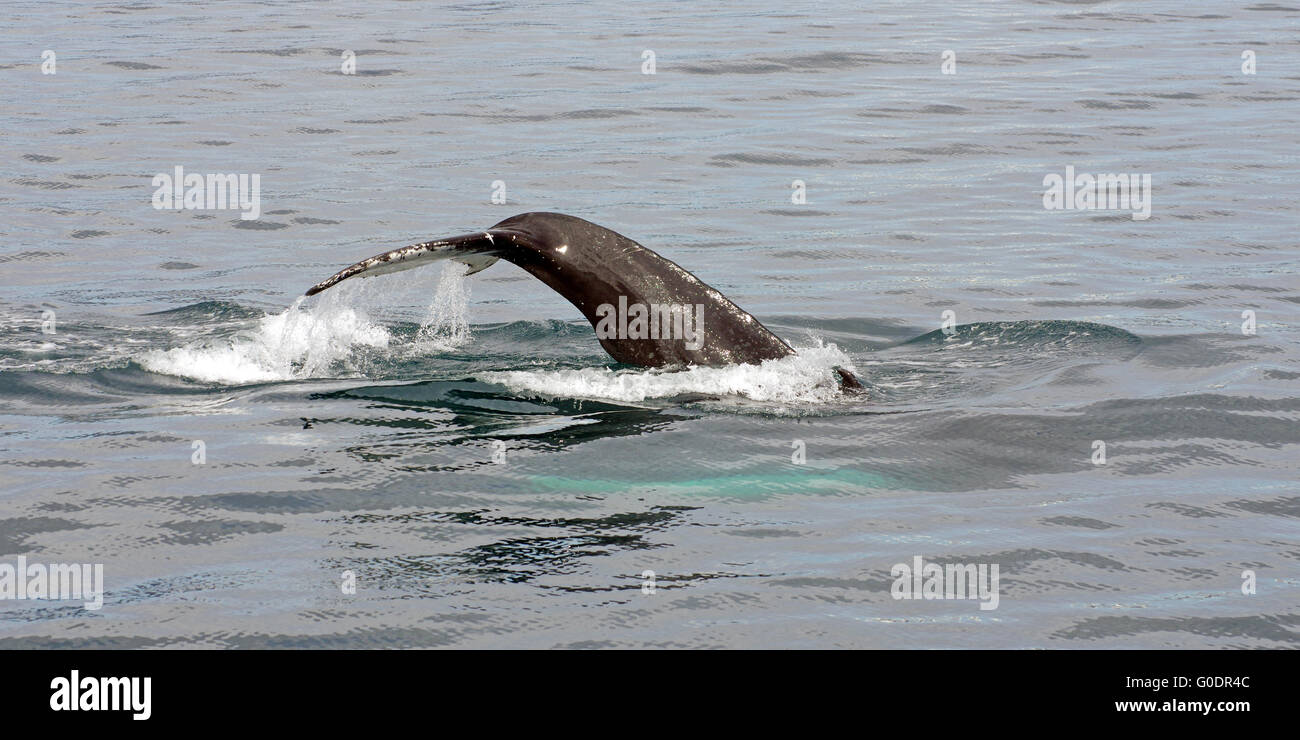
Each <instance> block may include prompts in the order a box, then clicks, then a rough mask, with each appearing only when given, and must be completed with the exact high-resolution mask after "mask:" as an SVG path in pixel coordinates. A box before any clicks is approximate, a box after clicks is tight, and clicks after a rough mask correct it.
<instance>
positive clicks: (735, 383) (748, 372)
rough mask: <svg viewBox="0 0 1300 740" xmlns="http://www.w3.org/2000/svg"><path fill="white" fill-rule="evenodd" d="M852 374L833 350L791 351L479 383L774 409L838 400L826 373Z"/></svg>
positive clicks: (499, 375) (514, 375)
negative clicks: (674, 367) (693, 397)
mask: <svg viewBox="0 0 1300 740" xmlns="http://www.w3.org/2000/svg"><path fill="white" fill-rule="evenodd" d="M835 367H843V368H846V369H850V370H852V369H853V361H852V360H851V359H850V358H849V356H848V355H847V354H845V353H844V352H842V351H840V349H839V348H838V347H836V346H835V345H834V344H818V346H815V347H806V348H802V349H797V350H796V354H794V355H791V356H789V357H783V358H781V359H779V360H766V361H764V362H763V363H761V364H758V365H730V366H728V367H693V368H690V369H688V370H679V371H664V370H611V369H609V368H591V367H588V368H576V369H575V368H567V369H561V370H511V371H502V372H493V373H485V374H484V376H483V379H484V380H488V381H490V382H494V383H500V384H502V385H504V386H506V387H507V388H509V389H510V390H512V391H514V392H523V393H533V394H538V395H541V396H548V397H553V398H554V397H563V398H598V399H608V400H615V401H623V402H639V401H644V400H646V399H650V398H672V397H675V396H683V395H688V394H707V395H711V396H739V397H743V398H748V399H750V400H754V401H765V402H775V403H826V402H829V401H834V400H836V399H838V398H840V397H841V394H840V390H839V384H838V383H837V382H836V380H835V376H834V374H833V372H832V368H835Z"/></svg>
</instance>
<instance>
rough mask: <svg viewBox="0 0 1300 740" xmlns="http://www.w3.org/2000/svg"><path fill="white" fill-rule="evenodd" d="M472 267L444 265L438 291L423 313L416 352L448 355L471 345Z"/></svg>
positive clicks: (448, 263)
mask: <svg viewBox="0 0 1300 740" xmlns="http://www.w3.org/2000/svg"><path fill="white" fill-rule="evenodd" d="M467 272H469V266H468V265H464V264H461V263H460V262H444V263H443V266H442V273H441V274H440V275H439V276H438V287H437V288H436V289H434V291H433V300H432V301H430V302H429V306H428V308H426V309H425V310H424V317H423V318H422V319H421V320H420V329H419V331H417V332H416V334H415V340H416V341H415V346H414V349H416V350H419V351H427V350H430V349H432V350H436V351H446V350H449V349H454V348H456V347H459V346H460V345H462V344H465V343H466V342H468V341H469V340H470V338H471V335H470V330H469V281H468V280H466V279H465V274H466V273H467Z"/></svg>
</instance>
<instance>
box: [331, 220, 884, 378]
mask: <svg viewBox="0 0 1300 740" xmlns="http://www.w3.org/2000/svg"><path fill="white" fill-rule="evenodd" d="M446 259H449V260H454V261H457V262H461V263H464V264H466V265H468V266H469V268H470V269H469V272H468V273H467V274H470V275H472V274H474V273H476V272H479V271H481V270H484V269H486V268H488V267H490V266H491V265H492V264H493V263H495V262H496V261H497V260H498V259H504V260H506V261H508V262H512V263H514V264H515V265H518V266H519V267H521V268H523V269H524V270H526V271H527V272H528V273H529V274H531V275H532V276H533V277H535V278H537V279H538V280H541V281H542V282H543V283H546V284H547V285H548V286H550V288H551V289H552V290H554V291H555V292H557V293H559V294H560V295H562V296H564V297H565V298H567V299H568V300H569V302H570V303H572V304H573V305H574V306H576V307H577V308H578V310H579V311H581V312H582V315H583V316H585V317H586V318H587V321H589V322H591V325H592V327H593V328H594V329H595V330H596V336H597V338H598V339H599V340H600V345H601V346H602V347H604V348H605V351H606V352H608V353H609V354H610V356H611V357H613V358H614V359H615V360H617V361H618V362H623V363H627V364H629V365H637V366H640V367H677V366H688V365H703V366H708V367H721V366H724V365H734V364H755V363H760V362H762V361H764V360H774V359H779V358H781V357H786V356H789V355H792V354H794V350H793V349H792V348H791V347H790V345H788V344H786V343H785V342H784V341H782V340H781V338H780V337H778V336H776V335H775V334H773V333H772V332H771V331H768V329H767V327H765V326H763V325H762V324H761V323H759V321H758V319H755V318H754V317H753V316H751V315H749V314H748V313H746V312H745V311H744V310H743V309H741V308H740V307H739V306H737V305H736V304H734V303H732V302H731V301H730V300H728V299H727V297H726V296H724V295H722V294H721V293H719V292H718V291H716V290H714V289H713V288H711V287H709V286H708V285H705V284H704V283H703V282H702V281H700V279H699V278H697V277H695V276H694V275H692V274H691V273H689V272H687V271H686V270H685V269H683V268H682V267H680V266H679V265H678V264H677V263H675V262H673V261H672V260H668V259H665V258H663V257H661V256H659V255H658V254H655V253H654V252H652V251H651V250H649V249H646V248H645V247H643V246H641V245H640V244H637V243H636V242H634V241H632V240H631V239H628V238H627V237H625V236H623V235H622V234H618V233H615V232H613V231H611V230H609V229H606V228H605V227H603V226H598V225H596V224H594V223H591V222H590V221H585V220H583V219H581V218H577V217H575V216H566V215H564V214H560V213H523V214H520V215H518V216H512V217H510V218H508V219H506V220H504V221H502V222H501V223H498V224H497V225H495V226H493V227H491V228H490V229H488V230H487V231H481V232H477V233H473V234H464V235H462V236H454V237H450V238H447V239H435V240H433V241H428V242H422V243H420V244H413V245H411V246H409V247H402V248H401V249H396V250H393V251H391V252H385V253H384V254H380V255H376V256H374V257H371V258H369V259H366V260H362V261H361V262H358V263H356V264H355V265H352V266H351V267H348V268H345V269H343V270H340V271H339V272H338V273H335V274H334V275H333V276H331V277H329V278H328V279H326V280H324V281H322V282H320V283H318V284H316V285H315V286H313V287H312V288H311V289H310V290H308V291H307V295H309V296H310V295H315V294H317V293H319V292H321V291H323V290H326V289H327V288H330V287H332V286H334V285H336V284H338V283H339V282H341V281H343V280H347V279H348V278H352V277H370V276H373V275H384V274H387V273H390V272H398V271H400V270H408V269H411V268H413V267H419V266H421V265H425V264H428V263H430V262H434V261H438V260H446ZM836 373H837V374H838V376H839V379H840V383H841V385H842V386H843V387H844V388H845V389H846V390H859V389H861V387H862V386H861V385H860V384H859V383H858V381H857V379H856V378H854V377H853V375H852V374H851V373H849V372H848V371H847V370H843V369H840V368H836Z"/></svg>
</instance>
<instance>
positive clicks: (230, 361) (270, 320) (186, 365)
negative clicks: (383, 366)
mask: <svg viewBox="0 0 1300 740" xmlns="http://www.w3.org/2000/svg"><path fill="white" fill-rule="evenodd" d="M468 269H469V268H467V267H466V266H465V265H463V264H460V263H458V262H448V263H446V264H445V265H444V266H443V269H442V272H441V275H440V277H439V279H438V285H437V287H436V289H435V290H434V297H433V300H432V301H431V302H430V303H429V305H428V307H427V308H426V309H425V311H424V314H423V316H422V317H421V319H420V323H419V328H418V329H417V330H416V331H415V332H414V333H413V334H407V333H403V332H397V333H394V332H390V331H389V330H388V329H386V328H385V327H384V326H383V325H382V324H380V323H379V322H378V321H376V320H375V319H373V318H372V317H371V316H370V315H369V314H368V313H367V311H366V309H365V306H367V305H373V304H378V305H383V304H384V303H385V301H384V297H385V296H387V295H389V294H390V293H391V290H392V288H391V286H383V285H378V286H376V285H375V284H374V281H361V280H358V281H350V282H348V283H345V284H343V285H339V286H337V287H336V288H334V289H333V290H330V291H329V292H327V293H324V294H322V295H321V297H320V299H319V300H318V301H317V302H316V303H314V304H313V305H305V304H304V301H305V300H306V299H305V298H302V297H300V298H298V299H297V300H295V301H294V302H293V305H291V306H289V308H287V309H285V310H284V311H282V312H281V313H278V314H275V315H269V316H263V317H261V318H260V319H258V320H257V324H256V325H255V326H253V327H252V328H251V329H245V330H242V331H239V332H237V333H236V334H234V335H233V336H230V337H226V338H219V339H213V338H208V339H204V340H199V341H197V342H194V343H191V344H187V345H185V346H183V347H177V348H174V349H169V350H166V351H159V350H155V351H152V352H148V353H146V354H145V355H144V356H143V357H141V358H140V364H141V365H143V366H144V367H145V368H146V369H148V370H152V371H154V372H159V373H166V374H168V375H178V376H181V377H185V378H192V379H194V380H199V381H203V382H207V383H222V384H225V385H243V384H247V383H266V382H273V381H278V380H299V379H303V378H338V377H348V376H356V375H366V374H367V371H368V370H369V369H370V367H371V365H372V364H374V363H375V362H379V361H382V360H384V359H385V358H390V359H391V358H392V357H409V356H412V355H427V354H431V353H437V352H445V351H447V350H450V349H452V348H455V347H458V346H460V345H462V344H464V343H465V342H468V341H469V340H470V338H471V334H470V330H469V286H468V281H466V279H465V273H466V272H467V271H468ZM403 337H407V338H406V339H403Z"/></svg>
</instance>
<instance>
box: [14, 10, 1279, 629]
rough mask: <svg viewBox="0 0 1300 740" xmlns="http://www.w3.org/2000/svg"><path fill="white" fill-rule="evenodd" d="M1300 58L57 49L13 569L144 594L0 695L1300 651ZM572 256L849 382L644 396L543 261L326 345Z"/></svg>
mask: <svg viewBox="0 0 1300 740" xmlns="http://www.w3.org/2000/svg"><path fill="white" fill-rule="evenodd" d="M1296 4H1297V3H1294V2H1289V1H1288V0H1282V2H1281V3H1277V4H1275V3H1262V2H1254V3H1252V2H1250V1H1249V0H1248V1H1247V2H1243V3H1229V2H1196V1H1192V2H1186V1H1180V2H1142V3H1130V2H1087V1H1086V0H1085V1H1078V2H1045V1H1033V0H1000V1H997V2H989V1H987V0H978V1H973V0H966V1H962V2H953V3H916V2H875V3H850V2H830V3H827V2H789V1H787V0H783V1H782V2H757V3H749V4H744V5H741V4H735V5H734V6H733V5H731V4H727V6H726V7H722V8H713V7H708V4H699V3H686V2H680V3H678V2H639V3H632V4H629V3H610V2H598V3H568V2H561V3H513V2H466V3H460V4H447V3H416V2H388V1H387V0H375V1H372V2H366V3H329V4H318V3H300V2H256V3H247V2H230V3H224V2H223V3H204V4H171V3H112V2H110V3H102V2H99V3H96V2H30V1H28V0H15V1H13V2H9V3H7V4H6V6H5V15H6V19H5V22H4V26H5V28H4V31H3V33H0V82H2V88H0V90H2V91H0V101H2V102H3V105H0V157H2V158H3V161H4V163H5V171H4V174H3V175H2V176H0V214H3V218H0V280H2V282H0V285H2V286H3V287H2V288H0V564H3V563H8V564H15V563H17V559H18V558H19V557H20V556H21V557H23V558H26V561H27V562H32V563H48V564H56V563H94V564H102V565H103V573H104V586H105V593H104V603H103V607H102V608H101V609H98V610H90V609H86V608H83V606H82V604H81V603H80V602H78V601H68V600H63V601H51V600H31V599H27V600H17V599H8V600H0V648H40V649H45V648H59V647H82V648H84V647H92V648H98V647H105V648H107V647H122V648H272V647H275V648H281V647H290V648H410V647H425V648H427V647H462V648H578V647H612V648H624V647H698V648H719V647H721V648H754V647H776V648H807V647H812V648H845V647H847V648H1067V649H1079V648H1081V649H1096V648H1202V647H1212V648H1295V647H1297V646H1300V363H1298V361H1300V324H1298V322H1297V311H1298V310H1300V305H1297V304H1300V279H1298V278H1297V268H1298V267H1300V259H1298V257H1300V245H1298V242H1300V236H1298V233H1300V229H1298V228H1297V227H1298V226H1300V223H1298V221H1297V218H1296V215H1295V214H1296V197H1297V187H1296V182H1297V170H1298V165H1300V160H1298V157H1297V153H1298V152H1297V149H1298V147H1297V144H1298V143H1300V134H1298V133H1297V132H1298V131H1300V8H1297V7H1294V6H1295V5H1296ZM47 50H48V51H50V52H53V56H52V57H51V56H50V55H48V54H43V53H44V52H46V51H47ZM646 51H651V52H653V58H651V56H650V55H647V54H645V52H646ZM348 52H351V54H350V55H349V54H348ZM948 52H951V54H949V53H948ZM1247 52H1249V53H1247ZM43 59H44V60H45V61H44V62H43ZM651 61H653V70H651V69H650V62H651ZM51 62H52V63H53V66H52V67H51V66H50V63H51ZM349 63H354V64H355V70H354V72H355V73H353V74H348V73H345V71H346V70H345V65H347V64H349ZM43 64H44V66H45V69H43ZM945 68H946V69H945ZM46 71H52V72H53V74H48V73H45V72H46ZM648 71H653V72H654V74H647V73H646V72H648ZM945 71H950V72H952V74H945ZM178 166H180V167H183V169H184V171H185V172H186V173H243V174H256V175H258V176H259V178H260V194H259V196H260V208H259V211H260V213H259V217H258V218H257V219H242V218H240V212H239V211H238V210H231V209H226V210H218V209H213V210H207V209H157V208H155V207H154V202H153V200H154V197H155V190H157V186H156V185H155V184H154V178H155V175H158V174H164V173H173V172H174V171H175V168H176V167H178ZM1067 167H1072V168H1074V170H1075V171H1077V172H1079V173H1132V174H1134V175H1141V174H1149V175H1150V176H1151V182H1152V190H1151V201H1150V205H1151V210H1150V218H1148V219H1145V220H1143V219H1140V218H1139V219H1135V218H1133V214H1132V211H1130V210H1122V209H1111V210H1076V209H1070V210H1049V209H1046V208H1045V207H1044V202H1043V195H1044V190H1045V187H1044V181H1045V178H1047V177H1048V176H1049V175H1051V174H1059V175H1062V176H1064V174H1065V173H1066V168H1067ZM796 180H797V181H801V182H802V187H803V190H802V192H803V193H804V195H805V199H804V202H796V201H799V200H800V198H799V197H798V195H799V186H798V185H797V184H796V183H795V181H796ZM494 195H495V196H497V199H498V200H500V197H501V196H502V195H504V198H505V202H504V203H494V202H493V197H494ZM537 210H545V211H558V212H562V213H569V214H573V215H575V216H580V217H583V218H587V219H589V220H592V221H595V222H597V223H599V224H602V225H604V226H607V227H609V228H611V229H614V230H615V231H618V232H619V233H622V234H624V235H627V236H628V237H630V238H632V239H635V240H637V241H638V242H640V243H641V244H643V245H645V246H646V247H648V248H650V249H653V250H655V251H657V252H659V253H660V254H662V255H664V256H666V257H668V258H670V259H672V260H674V261H676V262H678V263H679V264H681V265H682V266H684V267H686V268H687V269H689V270H691V271H692V272H694V273H695V274H696V275H697V276H698V277H699V278H700V279H702V280H703V281H705V282H706V283H708V284H710V285H712V286H713V287H715V288H717V289H718V290H720V291H722V292H723V293H724V294H726V295H727V296H729V297H731V298H732V299H733V300H734V301H735V302H736V303H737V304H739V305H740V306H741V307H743V308H745V309H746V310H748V311H749V312H751V313H752V314H754V315H755V316H756V317H757V318H758V319H759V320H761V321H762V322H763V323H764V324H765V325H767V326H768V327H769V328H771V329H772V330H773V331H774V332H776V333H777V334H779V335H780V336H781V337H783V338H785V339H786V340H787V341H788V342H790V343H791V344H792V345H793V346H795V347H797V348H799V350H800V352H799V354H798V355H797V356H795V357H792V358H788V359H786V360H781V361H778V362H771V363H767V364H764V365H762V366H740V367H732V368H725V369H706V368H696V369H691V370H686V371H682V372H663V371H650V370H642V369H638V368H633V367H625V366H620V365H617V364H615V363H614V362H613V361H612V360H611V359H610V358H609V357H608V356H607V355H606V354H605V353H604V352H603V351H602V349H601V348H600V346H599V345H598V344H597V342H596V339H595V337H594V335H593V332H592V330H591V327H590V326H589V325H588V324H587V323H586V322H585V321H584V320H583V319H582V317H581V315H580V314H579V313H578V312H577V310H576V309H575V308H574V307H573V306H571V305H570V304H569V303H567V302H566V301H565V300H564V299H563V298H561V297H560V296H558V295H557V294H555V293H553V292H552V291H550V290H549V289H548V288H546V287H545V286H544V285H542V284H541V283H540V282H538V281H537V280H534V279H533V278H531V277H529V276H528V275H527V274H526V273H524V272H523V271H522V270H520V269H518V268H516V267H514V266H513V265H510V264H507V263H506V262H504V261H503V262H500V263H498V264H497V265H495V266H493V267H491V268H490V269H488V270H486V271H484V272H482V273H479V274H476V275H472V276H466V275H464V274H463V273H464V268H463V267H462V266H460V265H457V264H455V263H443V266H439V265H432V266H427V267H423V268H420V269H417V270H412V271H408V272H403V273H400V274H396V275H390V276H384V277H376V278H373V279H369V280H354V281H348V282H347V283H344V284H342V285H340V286H339V287H338V288H335V289H333V290H331V291H328V292H326V293H324V294H321V295H320V296H316V297H313V298H308V299H305V300H304V299H302V298H301V296H302V293H303V291H304V290H305V289H306V288H308V287H310V286H311V285H313V284H314V283H316V282H317V281H319V280H321V279H323V278H325V277H328V276H329V275H330V274H332V273H333V272H335V271H336V270H338V269H340V268H342V267H345V266H347V265H349V264H351V263H352V262H355V261H357V260H359V259H361V258H364V257H368V256H370V255H372V254H376V253H378V252H382V251H385V250H388V249H391V248H396V247H399V246H402V245H405V244H409V243H412V242H416V241H422V240H425V239H429V238H433V237H439V236H447V235H452V234H460V233H465V232H469V231H476V230H480V229H484V228H487V227H488V226H490V225H492V224H494V223H496V222H497V221H500V220H502V219H504V218H506V217H508V216H511V215H514V214H516V213H522V212H526V211H537ZM833 366H844V367H849V368H852V369H853V370H854V371H855V372H856V373H857V374H858V375H859V376H860V377H861V378H862V380H863V382H864V384H865V385H866V387H867V394H866V396H865V397H862V396H846V395H843V394H840V393H839V392H837V390H836V388H835V386H834V383H833V382H832V380H831V368H832V367H833ZM917 557H920V558H922V559H923V562H926V563H934V564H940V565H945V564H946V565H964V564H970V565H975V566H977V567H978V566H984V567H985V568H986V570H990V572H991V568H992V567H993V566H996V567H997V569H998V573H999V585H998V591H997V593H998V599H997V606H996V608H994V609H989V608H985V609H981V608H980V605H981V603H988V602H987V601H985V602H981V601H980V600H979V599H972V598H966V599H961V598H952V599H948V598H944V599H925V598H921V599H900V598H895V596H896V595H900V591H899V588H900V587H899V586H898V585H897V583H896V578H895V575H894V574H895V573H898V572H901V571H898V570H897V569H896V568H895V566H896V565H899V564H906V565H909V566H910V565H911V564H913V563H914V562H916V561H915V558H917Z"/></svg>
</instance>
